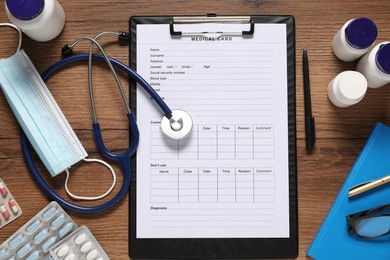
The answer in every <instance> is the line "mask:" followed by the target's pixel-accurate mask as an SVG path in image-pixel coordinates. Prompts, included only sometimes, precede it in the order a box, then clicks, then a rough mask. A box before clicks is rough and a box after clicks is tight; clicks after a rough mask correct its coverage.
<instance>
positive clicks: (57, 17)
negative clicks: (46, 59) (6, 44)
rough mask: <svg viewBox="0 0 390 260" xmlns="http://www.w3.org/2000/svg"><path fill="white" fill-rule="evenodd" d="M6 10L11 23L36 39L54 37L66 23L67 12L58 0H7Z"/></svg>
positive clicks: (41, 39) (48, 39) (43, 40)
mask: <svg viewBox="0 0 390 260" xmlns="http://www.w3.org/2000/svg"><path fill="white" fill-rule="evenodd" d="M5 10H6V12H7V16H8V19H9V20H10V21H11V23H13V24H15V25H16V26H17V27H19V28H20V29H21V30H22V31H23V32H24V33H25V34H26V35H27V36H28V37H30V38H31V39H33V40H35V41H39V42H45V41H50V40H52V39H54V38H55V37H57V36H58V35H59V34H60V33H61V32H62V29H63V28H64V25H65V12H64V9H63V8H62V6H61V5H60V4H59V3H58V2H57V0H29V1H26V0H6V1H5Z"/></svg>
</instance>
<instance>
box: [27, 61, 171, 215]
mask: <svg viewBox="0 0 390 260" xmlns="http://www.w3.org/2000/svg"><path fill="white" fill-rule="evenodd" d="M88 58H89V56H88V54H76V55H73V56H70V57H67V58H64V59H62V60H60V61H58V62H57V63H55V64H53V65H52V66H50V67H49V68H48V69H47V70H46V71H45V72H43V73H42V74H41V77H42V79H43V80H47V79H48V78H49V77H50V76H52V75H54V73H55V72H57V71H58V70H59V69H61V68H62V67H64V66H66V65H69V64H71V63H73V62H76V61H87V60H88ZM92 58H93V60H99V61H104V57H103V56H101V55H93V56H92ZM109 60H110V62H111V63H112V64H113V65H114V66H115V67H117V68H119V69H120V70H123V71H124V72H126V73H127V74H128V75H129V76H130V77H131V78H133V79H134V80H135V81H136V82H137V83H139V84H140V85H141V86H142V87H143V88H144V89H145V90H146V91H147V92H148V93H149V94H150V95H151V97H152V98H153V99H154V100H155V101H156V103H157V104H158V105H159V106H160V107H161V109H162V110H163V112H164V114H165V115H166V116H167V115H168V116H169V117H170V116H171V114H172V111H171V109H170V108H169V107H168V106H167V105H166V103H165V102H164V101H163V100H162V98H161V97H160V96H159V95H158V94H157V93H156V92H155V91H154V89H153V88H152V87H151V86H150V85H149V84H148V83H147V82H146V81H145V80H144V79H143V78H142V77H141V76H139V75H138V74H137V73H136V72H135V71H133V70H132V69H130V68H129V67H128V66H126V65H124V64H123V63H121V62H119V61H118V60H116V59H113V58H109ZM128 120H129V127H130V129H131V131H132V132H131V135H132V145H130V147H129V150H127V151H125V152H123V153H121V154H114V153H111V152H109V151H108V150H107V149H106V147H105V146H104V144H103V140H102V137H101V134H100V127H99V124H98V123H96V124H93V130H94V136H95V142H96V143H97V146H98V148H99V151H100V152H101V153H102V154H103V155H104V156H105V157H107V158H109V159H112V160H115V161H118V163H119V165H120V167H121V170H122V173H123V182H122V186H121V188H120V190H119V191H118V193H117V194H116V195H115V196H114V197H113V198H112V199H111V200H110V201H108V202H105V203H103V204H101V205H97V206H83V205H78V204H74V203H72V202H69V201H67V200H66V199H64V198H62V197H61V196H59V195H58V194H57V193H56V192H55V191H54V190H53V189H52V188H51V187H50V186H49V185H48V184H47V183H46V181H45V180H44V179H43V177H42V176H41V174H40V173H39V171H38V169H37V167H36V165H35V163H34V161H33V158H32V155H31V152H30V148H29V145H28V144H29V142H28V139H27V137H26V135H25V134H24V132H23V131H22V130H21V134H20V140H21V145H22V151H23V155H24V157H25V160H26V164H27V167H28V168H29V170H30V172H31V174H32V176H33V177H34V178H35V180H36V182H37V183H38V185H39V186H40V187H41V189H42V190H43V191H44V192H45V193H46V194H47V195H48V196H49V197H50V198H51V199H52V200H55V201H57V202H58V204H60V205H61V206H62V207H63V208H65V209H68V210H71V211H74V212H78V213H90V214H94V213H100V212H103V211H106V210H108V209H110V208H112V207H113V206H115V205H116V204H118V203H119V202H120V201H121V200H122V198H123V197H124V196H125V195H126V194H127V192H128V190H129V187H130V184H131V156H132V155H133V154H134V153H135V151H136V148H137V145H138V140H139V132H138V128H137V125H136V121H135V117H134V115H133V114H132V113H129V114H128Z"/></svg>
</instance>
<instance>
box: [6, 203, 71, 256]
mask: <svg viewBox="0 0 390 260" xmlns="http://www.w3.org/2000/svg"><path fill="white" fill-rule="evenodd" d="M76 229H77V225H76V223H75V222H74V221H73V220H72V219H71V218H70V217H69V215H68V214H67V213H66V212H65V211H64V210H63V209H62V208H61V207H60V205H58V203H57V202H54V201H53V202H51V203H49V204H48V205H47V206H46V207H45V208H44V209H42V210H41V211H40V212H39V213H38V214H37V215H35V216H34V217H33V218H32V219H30V220H29V221H28V222H27V223H26V224H25V225H23V227H21V228H20V229H19V230H18V231H16V232H15V233H14V234H13V235H12V236H11V237H9V238H8V239H7V240H6V241H5V242H4V243H3V244H1V245H0V260H3V259H7V260H9V259H12V260H17V259H24V260H38V259H51V258H50V253H49V250H50V249H51V248H52V247H53V246H54V245H55V244H56V243H57V242H58V241H60V240H62V239H64V238H65V237H66V236H67V235H69V234H70V233H72V232H73V231H74V230H76Z"/></svg>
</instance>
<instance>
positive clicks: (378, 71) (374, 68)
mask: <svg viewBox="0 0 390 260" xmlns="http://www.w3.org/2000/svg"><path fill="white" fill-rule="evenodd" d="M356 70H357V71H359V72H360V73H362V74H363V75H364V76H365V77H366V79H367V82H368V87H370V88H379V87H382V86H384V85H386V84H388V83H390V42H382V43H379V44H377V45H376V46H375V47H374V48H373V49H372V50H371V51H370V52H369V53H367V54H366V55H364V56H363V57H362V58H361V59H360V60H359V62H358V64H357V67H356Z"/></svg>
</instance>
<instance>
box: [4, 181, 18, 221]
mask: <svg viewBox="0 0 390 260" xmlns="http://www.w3.org/2000/svg"><path fill="white" fill-rule="evenodd" d="M0 213H1V214H0V228H2V227H4V226H5V225H7V224H9V223H11V222H12V221H13V220H15V219H16V218H18V217H20V215H22V209H21V208H20V207H19V205H18V203H17V202H16V200H15V198H14V197H13V196H12V194H11V192H10V191H9V190H8V188H7V186H6V185H5V183H4V182H3V180H2V179H0Z"/></svg>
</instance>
